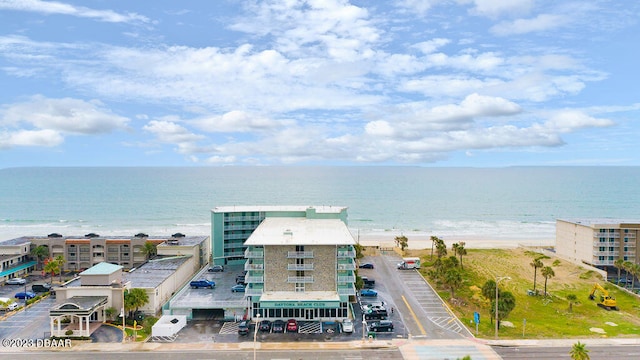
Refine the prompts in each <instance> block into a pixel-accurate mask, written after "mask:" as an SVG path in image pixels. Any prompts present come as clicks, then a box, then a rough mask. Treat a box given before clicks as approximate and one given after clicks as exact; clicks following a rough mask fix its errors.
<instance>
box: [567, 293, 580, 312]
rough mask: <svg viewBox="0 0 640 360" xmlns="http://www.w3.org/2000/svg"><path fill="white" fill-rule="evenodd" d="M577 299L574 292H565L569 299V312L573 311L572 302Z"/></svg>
mask: <svg viewBox="0 0 640 360" xmlns="http://www.w3.org/2000/svg"><path fill="white" fill-rule="evenodd" d="M576 300H578V297H577V296H576V294H567V301H569V312H573V303H574V302H576Z"/></svg>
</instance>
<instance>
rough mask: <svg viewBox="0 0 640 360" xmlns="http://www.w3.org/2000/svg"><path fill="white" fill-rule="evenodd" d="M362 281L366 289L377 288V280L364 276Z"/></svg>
mask: <svg viewBox="0 0 640 360" xmlns="http://www.w3.org/2000/svg"><path fill="white" fill-rule="evenodd" d="M361 279H362V282H363V283H364V288H365V289H373V288H374V287H375V286H376V280H375V279H369V278H368V277H366V276H362V277H361Z"/></svg>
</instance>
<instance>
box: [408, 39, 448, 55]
mask: <svg viewBox="0 0 640 360" xmlns="http://www.w3.org/2000/svg"><path fill="white" fill-rule="evenodd" d="M450 42H451V40H449V39H445V38H436V39H431V40H429V41H423V42H420V43H417V44H415V45H413V46H412V47H414V48H416V49H418V50H420V51H422V53H424V54H431V53H433V52H435V51H436V50H438V49H440V48H441V47H443V46H445V45H447V44H449V43H450Z"/></svg>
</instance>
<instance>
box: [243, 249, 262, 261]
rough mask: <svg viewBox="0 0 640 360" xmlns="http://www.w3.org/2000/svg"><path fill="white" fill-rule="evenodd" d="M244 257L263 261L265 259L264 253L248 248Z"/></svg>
mask: <svg viewBox="0 0 640 360" xmlns="http://www.w3.org/2000/svg"><path fill="white" fill-rule="evenodd" d="M244 257H246V258H247V259H263V258H264V251H262V250H249V249H248V248H247V250H245V252H244Z"/></svg>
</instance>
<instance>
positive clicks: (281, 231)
mask: <svg viewBox="0 0 640 360" xmlns="http://www.w3.org/2000/svg"><path fill="white" fill-rule="evenodd" d="M355 244H356V241H355V240H354V239H353V236H352V235H351V232H350V231H349V228H347V225H345V223H344V222H342V221H341V220H339V219H307V218H278V217H275V218H266V219H264V221H263V222H262V223H261V224H260V225H258V227H257V228H256V229H255V230H254V231H253V233H252V234H251V235H250V236H249V238H248V239H247V241H245V245H355Z"/></svg>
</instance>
